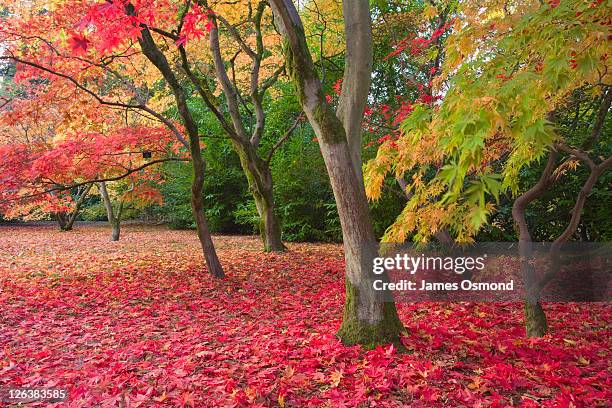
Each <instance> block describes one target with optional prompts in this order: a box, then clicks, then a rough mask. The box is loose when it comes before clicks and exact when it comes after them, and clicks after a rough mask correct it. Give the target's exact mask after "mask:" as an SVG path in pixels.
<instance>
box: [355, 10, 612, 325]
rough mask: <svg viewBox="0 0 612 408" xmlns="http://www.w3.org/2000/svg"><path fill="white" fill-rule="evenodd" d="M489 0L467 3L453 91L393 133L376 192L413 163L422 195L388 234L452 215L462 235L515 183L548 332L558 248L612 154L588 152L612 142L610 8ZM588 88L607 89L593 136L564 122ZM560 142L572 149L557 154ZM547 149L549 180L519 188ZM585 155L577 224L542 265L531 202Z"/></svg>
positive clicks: (432, 225)
mask: <svg viewBox="0 0 612 408" xmlns="http://www.w3.org/2000/svg"><path fill="white" fill-rule="evenodd" d="M481 7H482V4H481V3H478V5H474V4H471V3H470V2H465V3H463V15H462V20H461V21H460V22H458V23H457V24H458V26H457V27H456V32H455V33H454V34H453V35H451V37H450V38H449V39H448V42H447V46H446V52H447V56H446V59H445V63H444V68H443V71H444V73H443V74H442V76H440V77H439V78H437V79H436V82H437V85H438V86H439V87H444V86H446V85H447V86H448V89H447V90H445V95H444V99H443V101H442V103H441V104H440V105H439V106H438V105H436V104H429V105H428V104H424V103H421V104H418V105H416V106H414V107H413V109H412V112H411V113H410V114H409V115H408V116H407V117H406V118H405V119H404V120H403V124H402V134H401V136H400V137H399V138H397V139H396V140H392V141H386V142H385V143H384V144H383V145H382V146H381V147H380V149H379V151H378V154H377V157H376V158H375V159H374V160H372V161H371V162H370V163H369V164H368V169H367V175H368V177H367V178H368V182H369V183H368V192H369V195H370V197H373V198H376V197H377V196H378V194H379V193H380V188H381V185H382V182H383V180H384V178H385V175H386V174H388V173H392V174H394V175H395V176H396V177H397V176H399V177H403V176H404V174H406V173H410V174H411V176H412V183H411V184H410V186H409V187H410V189H411V191H412V192H413V196H412V198H411V199H410V200H409V202H408V204H407V206H406V208H405V210H404V211H403V213H402V214H401V215H400V216H399V217H398V219H397V221H396V222H395V224H394V225H393V226H391V227H390V229H389V230H388V232H387V235H386V239H387V240H390V241H400V242H401V241H403V240H405V239H406V238H407V237H409V236H410V234H414V235H413V236H414V239H415V240H417V241H426V240H428V239H429V237H430V236H431V234H432V232H434V231H436V230H437V229H438V228H440V227H444V226H447V227H450V229H451V230H452V231H453V233H454V235H455V236H456V238H457V240H459V241H460V242H466V241H468V242H469V241H472V240H473V236H474V235H475V234H476V233H477V232H478V231H479V230H480V229H481V227H482V226H483V225H484V224H485V223H486V222H487V220H488V217H489V216H490V215H491V213H492V212H493V210H494V203H495V200H498V198H499V196H500V194H502V193H504V192H506V191H509V192H510V194H512V195H513V196H514V197H515V199H514V205H513V209H512V214H513V218H514V221H515V222H516V224H517V226H518V229H519V243H520V245H519V246H520V252H521V255H522V257H523V259H524V262H523V265H522V269H523V273H524V276H525V279H526V281H527V282H531V283H532V285H533V292H532V293H530V295H529V297H528V299H527V300H526V305H525V319H526V328H527V335H528V336H541V335H543V334H544V333H545V332H546V319H545V315H544V313H543V310H542V307H541V305H540V302H539V292H540V291H541V289H542V288H543V287H544V286H545V285H546V284H547V283H548V281H549V280H550V274H551V273H555V272H556V269H557V266H558V258H559V249H560V247H561V245H562V244H563V243H564V242H565V241H567V240H568V239H569V238H570V237H571V236H572V235H573V234H574V232H575V231H576V228H577V227H578V224H579V221H580V217H581V213H582V209H583V206H584V203H585V200H586V198H587V196H588V194H589V193H590V191H591V190H592V189H593V187H594V185H595V183H596V182H597V179H598V178H599V176H600V175H601V174H602V173H603V172H605V171H606V170H607V169H608V168H609V167H610V166H611V165H612V158H610V156H609V153H608V154H607V155H605V154H606V153H603V154H604V157H603V158H596V157H595V156H594V155H593V154H591V153H589V152H588V150H589V149H592V148H594V147H596V146H597V145H598V144H600V143H603V144H604V145H605V143H606V141H605V140H602V139H601V137H600V135H601V131H602V126H603V123H604V121H605V117H606V114H607V112H608V110H609V107H610V92H609V75H610V74H609V69H608V55H607V51H608V49H607V47H606V45H605V44H606V43H605V40H604V41H601V40H602V39H603V38H607V37H606V36H607V35H608V34H607V32H608V28H607V27H606V25H605V21H606V18H609V13H608V10H607V8H606V5H605V4H604V2H593V3H589V2H580V1H575V2H573V1H564V2H560V3H557V2H555V3H550V4H541V3H539V2H526V3H525V4H524V5H522V7H517V8H515V9H513V10H511V11H509V10H505V9H504V8H503V6H502V5H500V4H497V3H495V2H492V3H491V4H489V5H488V8H486V9H484V11H483V9H482V8H481ZM483 15H484V16H485V17H484V18H483ZM508 30H510V31H511V33H508ZM578 91H585V92H588V93H590V94H591V95H595V96H599V95H600V97H596V98H595V100H596V103H597V104H598V108H596V109H594V110H595V112H598V113H597V115H596V120H595V122H594V125H593V128H592V132H591V133H590V134H589V135H588V136H587V138H586V139H583V140H573V139H572V138H570V137H569V135H568V134H567V133H565V134H564V129H562V128H561V127H560V126H559V125H558V124H557V123H555V115H556V114H558V113H559V112H560V111H561V110H562V109H563V108H564V106H565V105H566V104H567V103H568V100H571V99H572V97H573V96H572V95H575V94H576V93H577V92H578ZM559 153H565V154H567V155H568V156H567V157H565V158H564V159H563V160H561V161H560V162H557V157H558V154H559ZM543 157H548V164H547V166H546V167H545V169H544V171H543V172H542V175H541V177H540V180H539V181H537V183H535V184H534V185H532V186H530V187H528V188H527V189H525V190H524V191H519V185H518V182H519V175H520V172H521V170H522V169H524V168H527V167H529V166H532V165H534V164H536V163H537V162H538V161H539V160H540V159H541V158H543ZM578 162H582V163H583V164H585V165H586V166H588V167H589V169H590V174H589V176H588V178H587V179H586V180H585V181H584V184H583V185H582V187H581V190H580V192H579V193H578V194H576V195H575V203H574V205H573V208H572V210H571V218H570V221H569V223H568V225H567V227H566V228H565V230H564V231H563V232H562V233H561V234H560V235H559V236H558V237H556V238H555V239H554V242H553V245H552V248H551V255H552V259H553V265H552V266H551V267H550V270H549V272H547V273H546V274H545V275H544V276H535V275H534V271H533V267H532V266H530V259H531V251H532V249H531V236H530V231H529V226H528V224H527V221H526V218H525V209H526V207H527V205H528V204H529V203H530V202H532V201H533V200H534V199H536V198H538V197H539V196H541V195H542V193H543V192H544V191H545V190H546V189H548V188H549V187H550V186H551V185H552V184H553V183H555V182H556V181H557V180H559V179H560V178H561V177H562V176H563V174H564V173H566V172H568V171H571V170H572V169H575V168H576V165H577V164H578ZM432 169H433V172H434V175H433V177H432V176H430V175H431V173H432Z"/></svg>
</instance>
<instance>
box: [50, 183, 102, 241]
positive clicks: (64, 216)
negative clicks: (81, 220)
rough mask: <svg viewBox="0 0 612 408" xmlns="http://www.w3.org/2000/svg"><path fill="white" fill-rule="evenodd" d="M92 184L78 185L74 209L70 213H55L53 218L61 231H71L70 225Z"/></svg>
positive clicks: (72, 224) (71, 225)
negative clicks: (81, 186)
mask: <svg viewBox="0 0 612 408" xmlns="http://www.w3.org/2000/svg"><path fill="white" fill-rule="evenodd" d="M92 186H93V183H90V184H87V185H85V186H84V187H83V188H82V189H81V188H80V187H79V189H77V199H76V201H75V203H74V210H72V212H71V213H56V214H55V219H56V220H57V222H58V224H59V227H60V230H61V231H72V227H73V226H74V222H75V221H76V218H77V216H78V215H79V211H80V210H81V206H82V205H83V203H84V202H85V198H87V194H89V190H91V187H92Z"/></svg>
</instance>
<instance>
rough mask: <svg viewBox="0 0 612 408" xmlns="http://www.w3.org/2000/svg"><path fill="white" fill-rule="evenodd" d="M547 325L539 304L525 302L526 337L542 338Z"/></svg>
mask: <svg viewBox="0 0 612 408" xmlns="http://www.w3.org/2000/svg"><path fill="white" fill-rule="evenodd" d="M547 330H548V325H547V323H546V314H544V309H542V305H541V304H540V302H532V301H529V300H526V301H525V332H526V334H527V337H542V336H544V335H545V334H546V331H547Z"/></svg>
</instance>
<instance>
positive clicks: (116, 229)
mask: <svg viewBox="0 0 612 408" xmlns="http://www.w3.org/2000/svg"><path fill="white" fill-rule="evenodd" d="M98 188H99V190H100V195H101V196H102V202H103V203H104V208H105V209H106V218H108V223H109V224H110V226H111V229H112V232H111V241H119V236H120V234H121V213H122V212H123V201H121V202H120V203H119V206H118V208H117V214H115V210H114V208H113V202H112V201H111V198H110V195H109V194H108V190H107V189H106V183H105V182H101V183H99V184H98Z"/></svg>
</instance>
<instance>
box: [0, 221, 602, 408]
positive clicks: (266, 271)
mask: <svg viewBox="0 0 612 408" xmlns="http://www.w3.org/2000/svg"><path fill="white" fill-rule="evenodd" d="M108 235H109V234H108V231H107V229H106V228H101V227H98V226H83V225H80V226H78V227H77V230H75V231H72V232H57V231H55V230H54V229H53V228H52V227H50V226H37V227H31V226H30V227H6V226H2V227H0V388H2V387H4V388H6V387H13V388H14V387H65V388H67V389H68V390H69V395H70V396H69V398H68V399H67V400H66V401H64V402H61V403H57V404H55V405H57V406H67V407H98V406H100V407H115V406H123V407H138V406H140V407H148V406H193V407H241V406H251V407H268V406H281V407H320V406H330V407H345V406H346V407H402V406H412V407H439V406H449V407H479V406H480V407H505V406H526V407H539V406H548V407H572V406H573V407H594V406H602V407H603V406H609V402H608V401H610V400H611V399H612V393H611V391H610V389H611V387H610V385H611V377H610V370H611V367H610V359H611V355H610V340H609V339H610V334H611V333H610V332H611V330H610V317H611V311H612V308H611V307H610V305H609V304H547V305H545V308H546V310H547V311H548V316H549V323H550V326H551V334H550V335H547V336H546V337H544V338H542V339H538V340H527V339H525V338H524V329H523V327H522V321H521V317H522V309H521V305H518V304H500V303H496V304H493V303H488V304H485V303H481V304H468V303H457V304H448V303H437V304H436V303H418V304H402V305H399V310H400V315H401V317H402V320H403V322H404V324H405V326H406V329H407V332H406V335H405V338H404V343H405V345H406V347H407V348H408V349H409V353H407V354H398V353H396V351H395V350H393V348H392V347H387V348H378V349H375V350H369V351H365V350H362V349H361V348H360V347H344V346H343V345H341V344H340V343H339V342H338V341H337V339H336V338H335V337H334V335H333V333H335V331H336V330H337V329H338V327H339V324H340V318H341V313H342V303H343V288H344V277H343V267H344V265H343V261H342V253H341V247H340V246H337V245H329V244H290V245H289V248H290V251H289V252H287V253H286V254H281V255H276V254H265V253H262V252H261V251H260V246H261V245H260V243H259V241H258V239H257V238H252V237H226V236H219V237H215V238H216V239H215V241H216V244H217V245H218V251H219V255H220V258H221V260H222V262H223V264H224V266H225V268H226V273H227V274H228V275H229V277H228V278H227V279H225V280H223V281H213V280H212V279H211V278H210V277H209V276H208V275H207V274H206V273H205V272H204V271H203V268H202V265H203V260H202V255H201V253H200V251H199V249H198V242H197V240H196V238H195V234H194V233H193V232H190V231H180V232H179V231H168V230H165V229H162V228H152V227H147V226H138V225H134V226H130V227H129V228H126V231H125V234H124V236H123V237H122V239H121V241H119V242H115V243H112V242H109V241H108V238H109V237H108ZM55 405H53V404H48V403H34V404H32V406H55Z"/></svg>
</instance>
